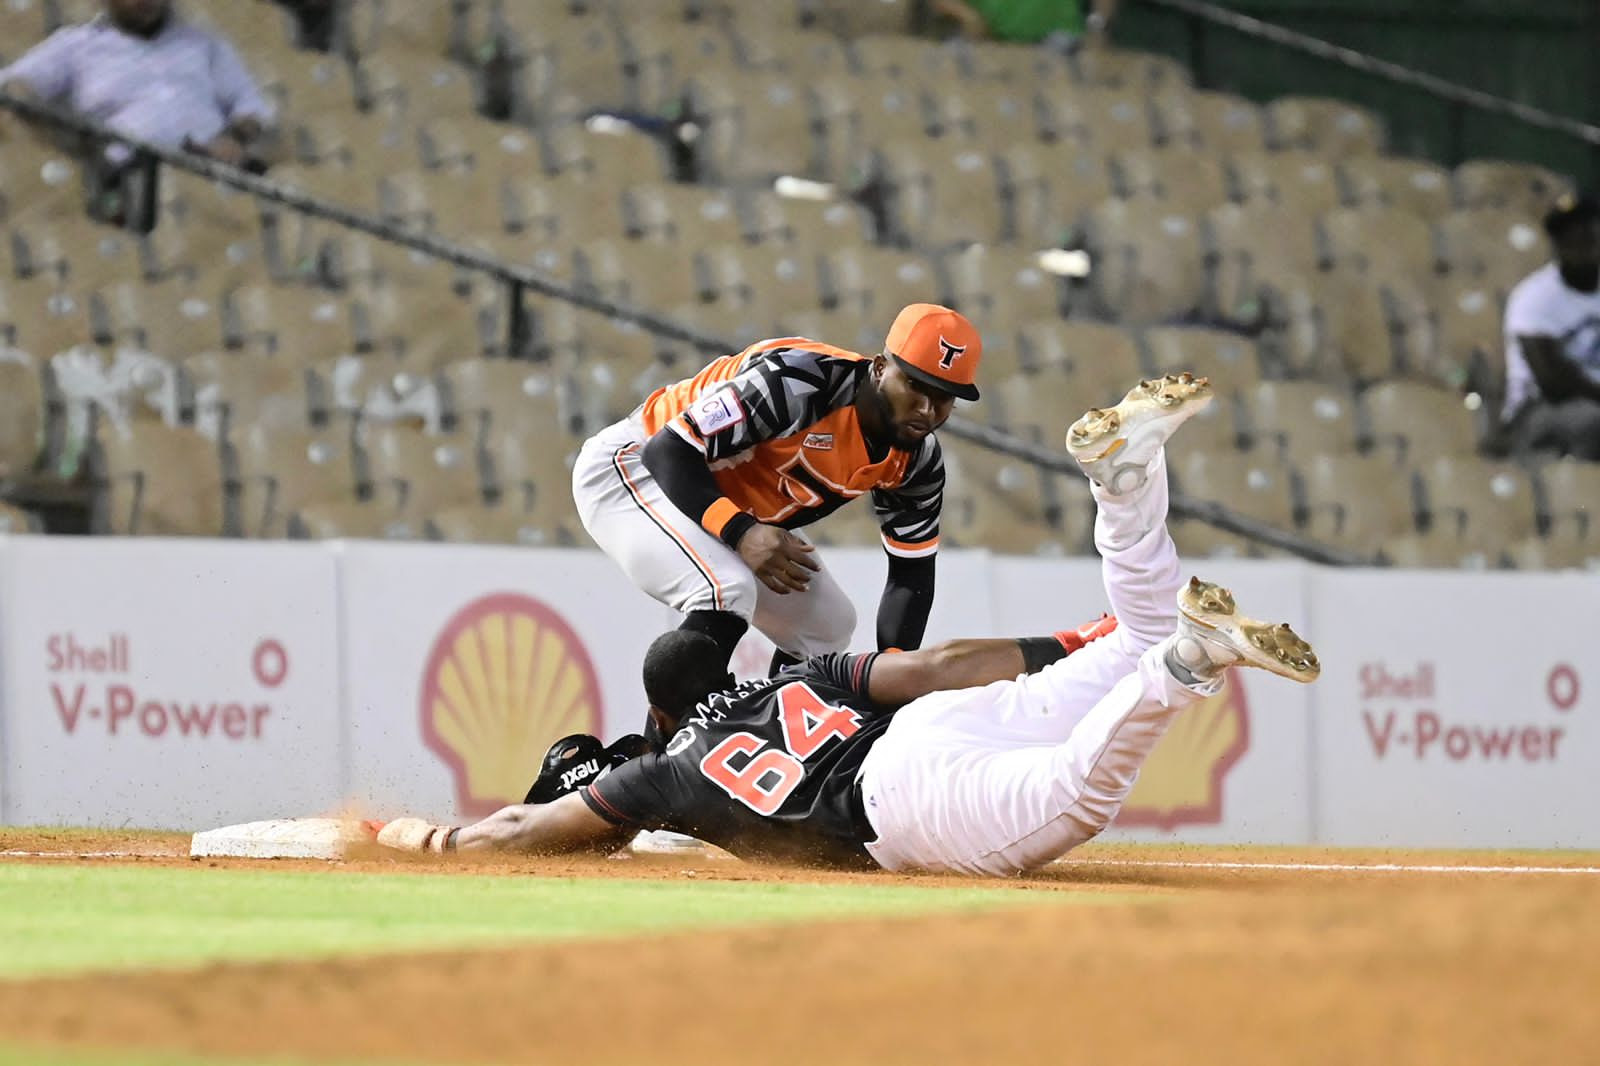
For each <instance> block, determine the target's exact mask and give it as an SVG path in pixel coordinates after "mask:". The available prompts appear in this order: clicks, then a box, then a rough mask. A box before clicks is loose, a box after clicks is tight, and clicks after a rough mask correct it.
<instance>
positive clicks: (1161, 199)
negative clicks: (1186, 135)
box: [1111, 147, 1229, 215]
mask: <svg viewBox="0 0 1600 1066" xmlns="http://www.w3.org/2000/svg"><path fill="white" fill-rule="evenodd" d="M1111 173H1112V175H1113V178H1114V181H1115V184H1116V187H1117V195H1118V196H1119V197H1121V198H1122V199H1124V200H1138V201H1154V202H1153V203H1151V204H1150V205H1149V206H1150V209H1154V210H1172V211H1178V212H1182V213H1183V214H1187V215H1201V214H1204V213H1205V212H1207V211H1209V210H1211V209H1212V208H1213V207H1217V206H1219V205H1220V204H1225V203H1227V202H1228V198H1229V190H1228V179H1227V175H1226V174H1225V173H1224V172H1223V169H1222V164H1221V163H1220V162H1219V161H1218V160H1216V159H1214V158H1211V157H1208V156H1204V155H1199V154H1197V153H1196V152H1195V151H1194V150H1193V149H1192V148H1189V147H1177V148H1142V149H1134V150H1130V151H1125V152H1119V153H1117V154H1116V155H1114V156H1112V157H1111Z"/></svg>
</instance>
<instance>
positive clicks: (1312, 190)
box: [1228, 151, 1341, 215]
mask: <svg viewBox="0 0 1600 1066" xmlns="http://www.w3.org/2000/svg"><path fill="white" fill-rule="evenodd" d="M1228 172H1229V176H1230V177H1231V178H1232V181H1233V191H1234V195H1235V196H1236V197H1237V198H1238V199H1239V200H1241V201H1243V202H1244V203H1247V204H1276V205H1277V206H1279V207H1282V208H1285V209H1287V210H1289V211H1293V212H1296V213H1298V214H1305V215H1320V214H1322V213H1323V212H1324V211H1331V210H1333V209H1334V208H1336V207H1338V206H1339V205H1340V197H1341V191H1340V188H1339V182H1338V180H1337V172H1336V171H1335V169H1334V165H1333V163H1332V162H1331V161H1329V160H1328V159H1325V158H1323V157H1321V156H1318V155H1315V154H1313V153H1310V152H1299V151H1287V152H1253V153H1239V154H1237V155H1233V156H1230V157H1229V159H1228Z"/></svg>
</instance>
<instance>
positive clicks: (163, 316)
mask: <svg viewBox="0 0 1600 1066" xmlns="http://www.w3.org/2000/svg"><path fill="white" fill-rule="evenodd" d="M88 312H89V320H90V323H91V326H92V329H93V332H94V339H95V340H96V341H97V342H99V343H102V344H132V345H135V346H138V347H142V348H144V349H146V350H148V351H151V352H155V353H156V354H158V355H164V356H167V357H169V358H173V359H178V358H182V357H183V356H184V355H185V354H187V353H190V352H197V351H204V350H206V349H209V348H214V347H216V346H217V345H219V344H221V343H223V330H222V318H221V315H220V308H219V307H218V305H217V303H216V302H215V301H213V300H208V299H206V298H205V297H204V296H202V295H200V294H199V293H196V292H194V291H193V290H191V289H189V288H188V287H187V286H185V285H184V284H183V283H182V282H181V281H176V280H174V281H167V282H158V283H151V282H138V281H117V282H112V283H111V284H109V285H103V286H101V287H100V288H98V289H96V290H94V291H93V292H92V293H90V295H89V299H88Z"/></svg>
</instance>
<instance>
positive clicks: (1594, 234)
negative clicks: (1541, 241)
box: [1555, 220, 1600, 292]
mask: <svg viewBox="0 0 1600 1066" xmlns="http://www.w3.org/2000/svg"><path fill="white" fill-rule="evenodd" d="M1555 251H1556V262H1557V263H1558V264H1560V267H1561V276H1562V277H1563V278H1565V279H1566V280H1567V284H1569V285H1572V286H1574V287H1575V288H1579V289H1582V290H1584V291H1588V292H1592V291H1594V289H1595V286H1596V283H1597V282H1600V220H1597V221H1593V222H1588V223H1585V224H1584V225H1581V226H1573V227H1572V228H1571V229H1569V230H1567V231H1566V232H1565V233H1563V234H1561V236H1560V237H1557V238H1556V241H1555Z"/></svg>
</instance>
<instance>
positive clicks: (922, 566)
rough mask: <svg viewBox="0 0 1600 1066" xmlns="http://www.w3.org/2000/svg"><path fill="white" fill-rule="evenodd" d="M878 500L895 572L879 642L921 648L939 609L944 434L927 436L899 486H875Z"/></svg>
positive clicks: (882, 604) (884, 601)
mask: <svg viewBox="0 0 1600 1066" xmlns="http://www.w3.org/2000/svg"><path fill="white" fill-rule="evenodd" d="M872 505H873V508H874V509H875V510H876V511H877V512H878V517H879V527H880V531H881V533H882V537H883V550H884V552H885V553H887V555H888V557H889V576H888V580H887V581H886V582H885V584H884V588H883V596H882V598H881V599H879V601H878V647H879V648H880V649H888V648H899V649H901V650H911V649H913V648H920V647H921V646H922V637H923V634H924V633H925V632H926V631H927V628H928V614H929V612H931V611H932V610H933V593H934V587H935V572H936V567H935V555H936V553H937V552H938V550H939V517H940V514H941V512H942V511H943V508H944V457H943V453H942V452H941V451H940V449H939V441H938V438H936V437H934V436H932V435H929V436H928V437H927V438H925V439H924V440H923V442H922V447H921V448H920V449H919V450H918V451H917V454H916V456H915V457H913V459H912V461H911V466H910V468H909V469H908V470H907V471H906V476H905V478H904V480H903V481H902V482H901V483H900V484H899V485H898V486H896V487H895V488H893V489H876V490H874V491H873V494H872Z"/></svg>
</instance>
